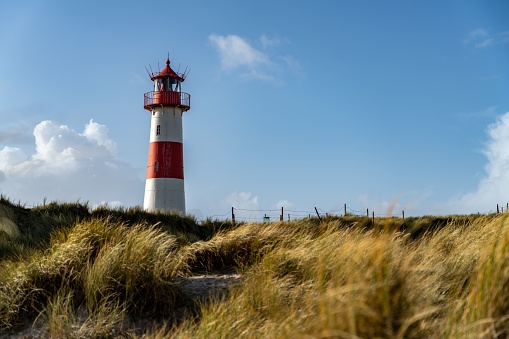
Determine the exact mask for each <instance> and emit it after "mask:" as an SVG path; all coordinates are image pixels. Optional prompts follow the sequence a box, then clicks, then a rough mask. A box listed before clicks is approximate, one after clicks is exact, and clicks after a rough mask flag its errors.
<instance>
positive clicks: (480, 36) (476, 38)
mask: <svg viewBox="0 0 509 339" xmlns="http://www.w3.org/2000/svg"><path fill="white" fill-rule="evenodd" d="M463 43H464V44H465V45H472V46H474V47H475V48H486V47H490V46H494V45H499V44H506V43H509V31H503V32H499V33H496V34H491V33H490V32H488V31H487V30H485V29H483V28H477V29H474V30H472V31H470V32H469V33H468V34H467V36H466V37H465V38H464V39H463Z"/></svg>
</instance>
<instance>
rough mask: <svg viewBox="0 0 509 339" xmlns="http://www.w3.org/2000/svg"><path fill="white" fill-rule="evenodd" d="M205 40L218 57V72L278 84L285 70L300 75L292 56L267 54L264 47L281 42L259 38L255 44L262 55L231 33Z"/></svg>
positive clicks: (272, 46)
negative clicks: (258, 45)
mask: <svg viewBox="0 0 509 339" xmlns="http://www.w3.org/2000/svg"><path fill="white" fill-rule="evenodd" d="M209 41H210V42H211V44H212V46H214V47H215V49H216V51H217V52H218V54H219V58H220V62H221V69H222V70H223V71H225V72H229V73H231V72H234V71H238V72H239V75H240V77H241V78H244V79H255V80H262V81H265V82H272V83H274V84H281V83H282V80H281V79H280V76H281V74H282V73H283V72H285V71H288V70H290V72H297V73H298V74H297V75H298V76H300V75H301V74H302V68H301V67H300V65H299V63H298V62H297V61H296V60H295V59H294V58H293V57H291V56H289V55H286V56H270V55H269V54H268V50H267V49H268V48H274V47H278V46H280V45H281V44H282V42H283V41H284V42H287V41H286V40H284V39H280V38H271V37H268V36H266V35H262V36H261V37H260V39H259V44H260V45H261V47H262V48H263V49H264V52H262V51H260V50H259V49H257V48H255V47H254V46H253V45H252V44H251V43H250V42H249V41H248V40H247V39H245V38H242V37H240V36H238V35H235V34H229V35H226V36H222V35H217V34H211V35H210V36H209Z"/></svg>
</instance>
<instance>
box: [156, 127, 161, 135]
mask: <svg viewBox="0 0 509 339" xmlns="http://www.w3.org/2000/svg"><path fill="white" fill-rule="evenodd" d="M159 134H161V125H157V127H156V135H159Z"/></svg>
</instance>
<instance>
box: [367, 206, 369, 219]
mask: <svg viewBox="0 0 509 339" xmlns="http://www.w3.org/2000/svg"><path fill="white" fill-rule="evenodd" d="M366 216H367V217H368V218H369V208H366Z"/></svg>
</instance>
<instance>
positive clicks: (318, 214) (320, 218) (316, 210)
mask: <svg viewBox="0 0 509 339" xmlns="http://www.w3.org/2000/svg"><path fill="white" fill-rule="evenodd" d="M315 212H316V215H317V216H318V220H320V222H321V221H322V217H320V213H318V209H317V208H316V207H315Z"/></svg>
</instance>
